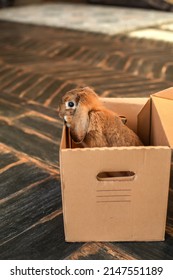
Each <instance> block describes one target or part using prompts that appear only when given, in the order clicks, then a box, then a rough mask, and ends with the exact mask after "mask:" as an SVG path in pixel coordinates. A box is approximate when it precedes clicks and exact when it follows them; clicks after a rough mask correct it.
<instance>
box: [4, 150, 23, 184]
mask: <svg viewBox="0 0 173 280" xmlns="http://www.w3.org/2000/svg"><path fill="white" fill-rule="evenodd" d="M18 160H19V159H18V158H17V157H16V156H15V155H13V154H12V153H10V152H5V151H3V150H1V149H0V171H1V169H2V168H4V167H5V166H8V165H9V164H12V163H15V162H17V161H18ZM0 184H1V182H0Z"/></svg>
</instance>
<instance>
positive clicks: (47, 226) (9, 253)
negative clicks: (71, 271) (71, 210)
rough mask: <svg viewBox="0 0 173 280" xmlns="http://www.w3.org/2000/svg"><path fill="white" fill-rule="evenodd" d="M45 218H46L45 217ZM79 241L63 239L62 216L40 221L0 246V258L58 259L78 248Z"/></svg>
mask: <svg viewBox="0 0 173 280" xmlns="http://www.w3.org/2000/svg"><path fill="white" fill-rule="evenodd" d="M45 220H46V219H45ZM81 245H82V244H81V243H67V242H65V241H64V230H63V218H62V215H58V216H56V217H55V218H53V219H50V220H48V221H47V220H46V221H45V222H44V221H43V222H40V223H38V224H37V225H35V226H34V227H33V228H31V229H29V230H28V231H25V232H23V233H21V234H20V235H19V236H17V237H16V238H14V239H12V240H10V241H9V242H7V243H5V244H4V245H2V246H1V247H0V259H5V260H6V259H11V260H14V259H15V260H31V259H32V260H37V259H38V260H47V259H49V260H59V259H65V258H66V257H67V256H68V255H70V254H71V253H72V252H73V251H75V250H76V249H78V248H79V247H80V246H81Z"/></svg>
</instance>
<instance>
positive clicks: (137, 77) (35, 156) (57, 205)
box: [0, 22, 173, 259]
mask: <svg viewBox="0 0 173 280" xmlns="http://www.w3.org/2000/svg"><path fill="white" fill-rule="evenodd" d="M0 38H1V39H0V141H1V143H2V144H1V145H0V172H1V177H0V199H1V201H0V202H1V204H0V239H1V247H0V258H1V259H173V172H172V180H171V186H170V193H169V207H168V218H167V227H166V241H165V242H136V243H131V242H129V243H127V242H125V243H118V242H115V243H109V242H105V243H94V242H92V243H66V242H65V241H64V231H63V216H62V204H61V190H60V176H59V173H60V170H59V156H58V149H59V143H60V137H61V128H62V122H61V121H60V119H59V118H58V116H57V111H56V109H57V106H58V102H59V100H60V97H61V96H62V95H63V94H64V93H65V92H66V91H68V90H70V89H72V88H75V87H77V86H79V85H89V86H92V87H94V89H95V90H96V92H98V93H99V94H100V95H102V96H149V95H150V94H151V93H153V92H156V91H159V90H162V89H165V88H167V87H170V86H173V79H172V77H173V66H172V65H173V47H172V45H170V44H167V43H163V42H156V41H145V40H136V39H129V38H126V37H124V36H117V37H115V36H114V37H109V36H106V35H101V34H100V35H99V34H90V33H84V32H77V31H68V30H63V29H53V28H48V27H38V26H37V27H35V26H32V25H22V24H16V23H7V22H0Z"/></svg>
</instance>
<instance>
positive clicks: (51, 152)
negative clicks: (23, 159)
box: [0, 121, 58, 164]
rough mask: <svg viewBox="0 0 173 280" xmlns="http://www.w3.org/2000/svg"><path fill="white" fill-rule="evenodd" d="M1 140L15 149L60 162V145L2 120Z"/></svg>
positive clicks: (48, 160) (41, 158)
mask: <svg viewBox="0 0 173 280" xmlns="http://www.w3.org/2000/svg"><path fill="white" fill-rule="evenodd" d="M0 130H1V134H0V141H1V142H2V143H4V144H6V145H9V146H10V147H13V148H14V149H16V150H18V151H21V152H23V153H26V154H28V155H30V156H33V157H35V158H38V159H40V160H42V161H46V162H49V163H50V164H57V163H58V145H57V144H55V143H53V142H51V141H49V140H46V139H43V138H41V137H39V136H37V135H34V133H33V134H31V133H27V132H26V131H24V130H21V129H19V128H18V127H15V126H12V125H8V124H7V123H6V122H5V121H0Z"/></svg>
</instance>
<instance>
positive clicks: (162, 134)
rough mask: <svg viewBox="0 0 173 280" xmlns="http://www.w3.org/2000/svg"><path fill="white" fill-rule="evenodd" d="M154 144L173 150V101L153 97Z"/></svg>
mask: <svg viewBox="0 0 173 280" xmlns="http://www.w3.org/2000/svg"><path fill="white" fill-rule="evenodd" d="M152 143H154V144H155V145H163V146H165V145H168V146H170V147H171V148H173V100H170V99H165V98H164V99H163V98H158V97H152Z"/></svg>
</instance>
